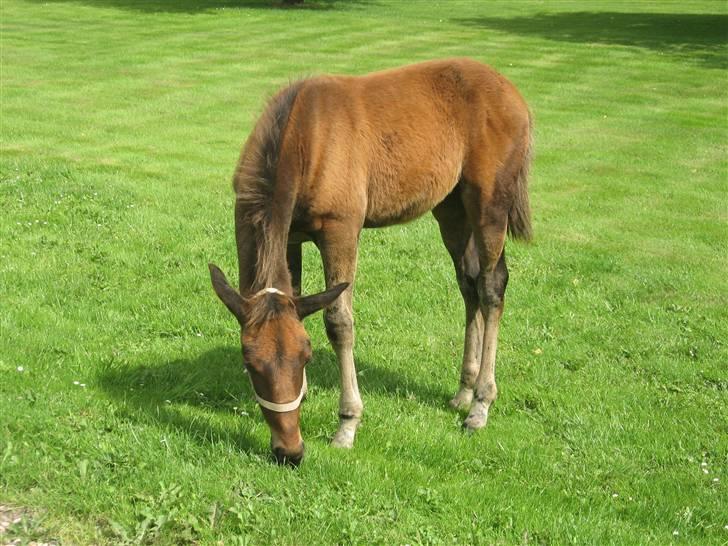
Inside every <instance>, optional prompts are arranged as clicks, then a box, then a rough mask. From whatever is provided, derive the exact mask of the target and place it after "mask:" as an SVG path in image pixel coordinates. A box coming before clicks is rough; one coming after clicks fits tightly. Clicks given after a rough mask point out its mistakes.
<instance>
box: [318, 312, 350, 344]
mask: <svg viewBox="0 0 728 546" xmlns="http://www.w3.org/2000/svg"><path fill="white" fill-rule="evenodd" d="M324 325H325V326H326V335H327V336H328V338H329V341H330V342H331V344H332V345H345V344H352V343H353V342H354V317H353V315H352V313H351V311H349V309H347V308H346V307H345V306H343V305H336V304H334V305H332V306H331V307H329V308H328V309H325V310H324Z"/></svg>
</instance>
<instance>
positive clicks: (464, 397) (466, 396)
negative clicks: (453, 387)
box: [450, 388, 473, 410]
mask: <svg viewBox="0 0 728 546" xmlns="http://www.w3.org/2000/svg"><path fill="white" fill-rule="evenodd" d="M472 402H473V389H465V388H463V389H460V390H459V391H458V393H457V394H456V395H455V396H454V397H453V399H452V400H450V407H452V408H454V409H456V410H466V409H469V408H470V404H471V403H472Z"/></svg>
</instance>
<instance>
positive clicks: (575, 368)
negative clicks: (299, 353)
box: [0, 0, 728, 545]
mask: <svg viewBox="0 0 728 546" xmlns="http://www.w3.org/2000/svg"><path fill="white" fill-rule="evenodd" d="M0 31H1V35H0V46H1V49H0V55H1V73H0V78H1V90H2V94H1V100H2V104H1V106H2V111H1V120H0V123H1V124H2V126H1V129H2V130H1V143H2V155H1V156H0V158H1V163H0V177H1V178H0V506H3V507H5V508H4V510H10V509H12V510H13V514H21V515H22V521H21V522H20V523H18V524H16V525H14V526H13V527H11V528H10V529H9V530H8V531H7V532H6V533H5V534H4V535H0V543H5V542H9V541H11V540H12V539H14V538H18V539H21V541H22V540H32V539H37V540H45V541H51V540H55V541H58V542H59V543H61V544H185V543H193V544H196V543H199V544H225V545H228V544H235V545H241V544H334V543H336V544H348V543H355V544H368V543H377V544H405V543H407V544H420V543H421V544H452V543H456V544H567V543H574V544H660V545H663V544H670V543H674V544H682V543H692V544H725V543H726V542H728V494H727V488H728V472H727V469H728V346H727V345H728V312H727V309H728V282H727V281H726V278H727V277H728V258H727V257H728V162H727V158H728V154H727V152H728V150H727V146H726V144H727V142H728V139H727V137H728V94H727V91H726V89H728V76H727V72H726V68H728V50H727V45H726V44H727V42H728V37H727V33H728V5H726V3H725V2H723V1H709V0H704V1H691V2H626V1H613V2H589V3H585V2H581V1H574V2H569V1H560V2H526V1H523V2H508V1H489V2H477V1H474V0H473V1H468V0H461V1H456V0H448V1H447V2H444V1H442V2H433V1H425V0H419V1H414V2H404V1H401V2H400V1H398V0H371V1H368V0H350V1H343V0H342V1H339V2H335V1H325V0H321V1H319V2H308V0H307V2H306V3H305V4H304V6H303V7H302V8H294V9H290V8H282V7H281V6H280V5H278V4H276V3H275V2H273V1H263V0H260V1H258V2H253V1H245V0H176V1H173V0H168V1H167V0H151V1H150V2H144V1H141V0H139V1H135V0H74V1H70V0H69V1H65V0H50V1H41V0H4V1H3V2H2V5H1V6H0ZM449 56H469V57H473V58H475V59H478V60H481V61H484V62H487V63H489V64H491V65H492V66H494V67H495V68H496V69H498V70H499V71H501V72H502V73H503V74H505V75H506V76H507V77H508V78H509V79H511V80H512V81H513V82H514V83H515V84H516V85H517V86H518V87H519V89H520V90H521V91H522V93H523V95H524V96H525V97H526V99H527V101H528V102H529V104H530V106H531V108H532V110H533V112H534V115H535V119H536V159H535V162H534V165H533V170H532V178H531V201H532V208H533V211H534V229H535V240H534V241H533V243H531V244H521V243H513V242H510V243H509V244H508V247H507V248H508V257H509V266H510V270H511V280H510V285H509V289H508V296H507V302H506V313H505V316H504V319H503V322H502V328H501V336H500V349H499V355H498V366H497V377H498V384H499V389H500V396H499V399H498V400H497V402H496V404H495V405H494V407H493V409H492V411H491V416H490V422H489V424H488V426H487V427H486V428H485V429H483V430H482V431H480V432H479V433H477V434H475V435H472V436H468V435H465V434H463V433H462V432H461V429H460V423H461V421H462V418H463V415H459V414H457V413H456V412H454V411H453V410H451V409H449V407H448V405H447V401H448V400H449V398H450V397H451V396H452V394H453V393H454V392H455V389H456V387H457V383H458V378H459V364H460V358H461V348H462V336H463V305H462V302H461V299H460V296H459V293H458V290H457V286H456V283H455V279H454V275H453V272H452V266H451V263H450V261H449V259H448V257H447V254H446V252H445V250H444V248H443V246H442V244H441V242H440V240H439V235H438V230H437V227H436V224H435V222H434V220H433V219H432V218H431V217H430V216H429V215H428V216H427V217H425V218H423V219H421V220H418V221H416V222H413V223H411V224H408V225H404V226H397V227H393V228H389V229H385V230H379V231H367V232H365V233H364V234H363V236H362V244H361V250H360V260H359V262H360V266H359V275H358V278H357V287H356V293H355V315H356V320H357V345H356V349H355V354H356V359H357V366H358V373H359V384H360V387H361V390H362V395H363V398H364V404H365V415H364V421H363V424H362V426H361V428H360V431H359V434H358V437H357V442H356V446H355V448H354V449H353V450H351V451H340V450H336V449H334V448H332V447H330V446H329V445H328V442H329V439H330V437H331V435H332V434H333V433H334V431H335V430H336V426H337V401H338V371H337V367H336V362H335V358H334V355H333V352H332V351H331V349H330V347H329V345H328V342H327V341H326V336H325V334H324V331H323V325H322V320H321V317H320V315H318V316H313V317H311V318H309V319H307V320H306V326H307V329H308V331H309V333H310V334H311V336H312V342H313V346H314V352H315V355H314V360H313V361H312V363H311V364H310V366H309V372H308V373H309V380H310V384H311V388H310V392H309V394H310V396H309V398H308V400H307V401H306V402H305V403H304V409H303V421H302V432H303V435H304V438H305V439H306V445H307V456H306V459H305V461H304V463H303V464H302V466H301V467H300V468H299V469H297V470H292V469H290V468H281V467H278V466H275V465H274V464H272V463H271V459H270V456H269V448H268V441H269V433H268V429H267V427H266V425H265V424H264V423H263V420H262V418H261V416H260V411H259V410H258V408H257V406H256V404H255V402H254V400H253V399H252V396H251V392H250V387H249V385H248V383H247V379H246V378H245V376H244V374H243V370H242V363H241V356H240V347H239V336H238V328H237V325H236V323H235V321H234V319H233V318H232V316H231V315H230V314H229V313H228V312H227V311H226V310H225V309H224V307H223V306H222V304H221V303H220V302H219V301H218V300H217V298H216V297H215V296H214V294H213V292H212V289H211V287H210V283H209V277H208V273H207V262H208V261H214V262H216V263H218V264H219V265H220V266H221V267H222V268H223V269H224V270H225V271H227V272H228V273H229V274H230V275H231V277H233V278H235V277H236V271H237V263H236V257H235V250H234V248H235V247H234V240H233V223H232V218H233V217H232V204H233V202H232V198H233V196H232V190H231V175H232V172H233V168H234V166H235V162H236V160H237V157H238V153H239V150H240V147H241V145H242V143H243V142H244V140H245V138H246V136H247V134H248V132H249V130H250V129H251V126H252V123H253V122H254V120H255V118H256V116H257V114H259V113H260V111H261V107H262V104H263V102H264V99H265V97H266V96H268V95H269V94H270V93H272V92H273V91H274V90H275V89H277V88H278V87H279V86H281V85H283V84H285V83H286V82H287V81H289V79H291V78H295V77H297V76H301V75H309V74H317V73H326V72H336V73H346V74H363V73H366V72H369V71H372V70H377V69H381V68H386V67H393V66H397V65H401V64H406V63H410V62H416V61H420V60H425V59H430V58H438V57H449ZM320 270H321V267H320V261H319V257H318V254H317V251H316V249H315V248H314V247H307V248H306V249H305V265H304V286H305V290H306V291H307V292H313V291H315V290H318V289H320V288H322V286H323V282H322V275H321V271H320Z"/></svg>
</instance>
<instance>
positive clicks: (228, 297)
mask: <svg viewBox="0 0 728 546" xmlns="http://www.w3.org/2000/svg"><path fill="white" fill-rule="evenodd" d="M207 267H209V268H210V277H211V278H212V287H213V288H214V289H215V293H216V294H217V296H218V297H219V298H220V299H221V300H222V302H223V303H224V304H225V307H227V308H228V309H230V312H231V313H232V314H233V315H235V318H237V319H238V322H239V323H240V326H243V323H244V322H245V313H244V312H243V298H242V297H241V296H240V294H238V293H237V291H236V290H235V289H234V288H233V287H232V286H230V284H228V281H227V279H226V278H225V274H224V273H223V272H222V271H220V268H219V267H217V266H216V265H215V264H207Z"/></svg>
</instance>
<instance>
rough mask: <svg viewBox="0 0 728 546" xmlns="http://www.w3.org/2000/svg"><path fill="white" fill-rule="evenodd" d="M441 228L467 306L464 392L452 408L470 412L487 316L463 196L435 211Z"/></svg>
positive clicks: (439, 206) (456, 194) (461, 379)
mask: <svg viewBox="0 0 728 546" xmlns="http://www.w3.org/2000/svg"><path fill="white" fill-rule="evenodd" d="M432 213H433V215H434V216H435V219H437V222H438V224H439V225H440V234H441V236H442V241H443V242H444V243H445V247H446V248H447V251H448V252H449V253H450V257H451V258H452V262H453V265H454V266H455V276H456V277H457V281H458V286H459V287H460V293H461V294H462V296H463V301H464V303H465V347H464V349H463V363H462V368H461V371H460V388H459V389H458V392H457V393H456V394H455V396H454V397H453V399H452V400H450V405H451V406H452V407H454V408H455V409H468V408H469V407H470V403H471V402H472V400H473V387H474V386H475V379H476V377H477V375H478V372H479V371H480V357H481V355H482V350H483V314H482V313H481V311H480V304H479V303H478V288H477V282H478V273H479V272H480V263H479V261H478V251H477V250H476V248H475V241H474V240H473V237H472V230H471V229H470V225H469V224H468V222H467V220H466V218H465V209H464V208H463V204H462V202H461V201H460V197H459V192H456V193H454V194H452V195H451V196H450V197H448V198H447V199H446V200H445V201H443V202H442V203H441V204H440V205H438V206H437V207H436V208H435V209H434V210H433V211H432Z"/></svg>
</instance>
